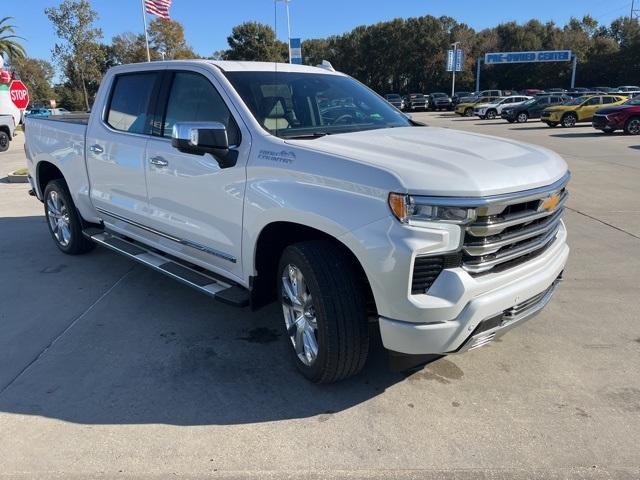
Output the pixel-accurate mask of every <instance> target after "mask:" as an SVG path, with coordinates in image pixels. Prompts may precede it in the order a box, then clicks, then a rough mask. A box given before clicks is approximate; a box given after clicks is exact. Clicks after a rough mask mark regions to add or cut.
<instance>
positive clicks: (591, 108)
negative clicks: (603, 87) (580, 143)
mask: <svg viewBox="0 0 640 480" xmlns="http://www.w3.org/2000/svg"><path fill="white" fill-rule="evenodd" d="M601 105H602V97H600V96H598V97H592V98H590V99H589V100H587V101H586V102H584V103H583V104H582V105H581V106H580V107H579V108H578V120H580V121H581V122H590V121H591V119H592V118H593V114H594V113H596V110H598V109H599V108H601Z"/></svg>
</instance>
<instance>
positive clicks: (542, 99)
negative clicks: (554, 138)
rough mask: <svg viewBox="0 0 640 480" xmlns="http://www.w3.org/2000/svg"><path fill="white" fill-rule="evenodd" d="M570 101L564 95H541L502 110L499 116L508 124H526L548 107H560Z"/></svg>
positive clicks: (538, 116)
mask: <svg viewBox="0 0 640 480" xmlns="http://www.w3.org/2000/svg"><path fill="white" fill-rule="evenodd" d="M569 100H570V99H569V97H567V96H566V95H541V96H536V97H534V98H532V99H530V100H527V101H526V102H523V103H521V104H520V105H516V106H513V107H507V108H504V109H503V110H502V113H501V114H500V116H501V117H502V118H504V119H505V120H506V121H508V122H509V123H514V122H518V123H526V122H527V121H528V120H529V119H530V118H540V115H541V114H542V111H543V110H544V109H545V108H547V107H549V105H561V104H563V103H565V102H568V101H569Z"/></svg>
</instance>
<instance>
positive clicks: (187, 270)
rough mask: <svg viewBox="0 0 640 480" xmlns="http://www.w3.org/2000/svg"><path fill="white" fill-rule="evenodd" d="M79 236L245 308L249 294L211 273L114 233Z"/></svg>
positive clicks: (93, 232)
mask: <svg viewBox="0 0 640 480" xmlns="http://www.w3.org/2000/svg"><path fill="white" fill-rule="evenodd" d="M82 233H83V234H84V236H85V237H87V238H89V239H90V240H92V241H94V242H95V243H97V244H98V245H102V246H103V247H106V248H108V249H110V250H113V251H115V252H118V253H120V254H122V255H124V256H126V257H129V258H130V259H132V260H135V261H136V262H138V263H141V264H143V265H145V266H147V267H150V268H152V269H154V270H156V271H157V272H160V273H163V274H165V275H167V276H169V277H171V278H173V279H175V280H178V281H179V282H181V283H183V284H185V285H187V286H189V287H192V288H195V289H196V290H198V291H200V292H202V293H205V294H207V295H209V296H211V297H213V298H215V299H216V300H219V301H221V302H223V303H227V304H229V305H233V306H236V307H246V306H247V305H249V297H250V294H249V291H248V290H247V289H245V288H244V287H242V286H240V285H237V284H235V283H233V282H232V281H230V280H226V279H222V278H218V277H217V276H216V275H215V274H213V273H211V272H208V271H204V270H202V271H201V270H200V269H198V268H197V267H195V268H194V267H193V266H189V265H185V264H184V263H182V262H180V261H178V260H176V259H174V258H170V257H168V256H165V255H163V254H162V253H158V251H157V250H153V249H151V248H149V247H147V246H146V245H143V244H141V243H139V242H134V241H132V240H128V239H125V238H123V237H121V236H120V235H117V234H115V233H111V232H105V231H104V230H100V229H87V230H84V231H83V232H82Z"/></svg>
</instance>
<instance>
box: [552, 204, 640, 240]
mask: <svg viewBox="0 0 640 480" xmlns="http://www.w3.org/2000/svg"><path fill="white" fill-rule="evenodd" d="M565 208H566V209H567V210H571V211H572V212H575V213H577V214H579V215H583V216H585V217H587V218H590V219H591V220H595V221H596V222H599V223H602V224H603V225H606V226H607V227H611V228H613V229H614V230H618V231H619V232H622V233H626V234H627V235H629V236H630V237H633V238H636V239H638V240H640V236H638V235H636V234H635V233H631V232H627V231H626V230H624V229H622V228H620V227H616V226H615V225H612V224H611V223H607V222H605V221H604V220H600V219H599V218H596V217H593V216H591V215H589V214H588V213H584V212H581V211H580V210H576V209H575V208H571V207H565Z"/></svg>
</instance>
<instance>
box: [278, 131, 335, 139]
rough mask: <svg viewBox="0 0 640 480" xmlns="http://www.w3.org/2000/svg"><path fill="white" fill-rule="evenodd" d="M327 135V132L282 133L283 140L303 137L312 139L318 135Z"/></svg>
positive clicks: (318, 136)
mask: <svg viewBox="0 0 640 480" xmlns="http://www.w3.org/2000/svg"><path fill="white" fill-rule="evenodd" d="M327 135H329V134H328V133H327V132H309V133H298V134H296V135H291V136H289V135H283V138H284V139H285V140H291V139H292V140H304V139H314V138H320V137H326V136H327Z"/></svg>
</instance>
